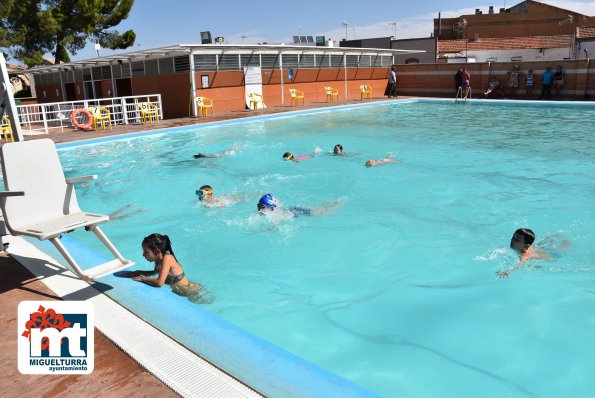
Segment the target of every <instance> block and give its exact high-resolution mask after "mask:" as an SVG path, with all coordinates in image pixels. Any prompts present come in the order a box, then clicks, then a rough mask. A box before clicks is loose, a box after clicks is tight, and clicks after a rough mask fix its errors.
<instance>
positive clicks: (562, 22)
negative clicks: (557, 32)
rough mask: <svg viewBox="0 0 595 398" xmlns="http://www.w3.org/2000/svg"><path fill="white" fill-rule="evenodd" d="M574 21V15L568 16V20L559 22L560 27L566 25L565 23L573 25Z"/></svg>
mask: <svg viewBox="0 0 595 398" xmlns="http://www.w3.org/2000/svg"><path fill="white" fill-rule="evenodd" d="M573 19H574V17H573V16H572V15H568V16H567V17H566V18H564V19H561V20H559V21H558V25H564V24H565V23H568V22H570V23H572V20H573Z"/></svg>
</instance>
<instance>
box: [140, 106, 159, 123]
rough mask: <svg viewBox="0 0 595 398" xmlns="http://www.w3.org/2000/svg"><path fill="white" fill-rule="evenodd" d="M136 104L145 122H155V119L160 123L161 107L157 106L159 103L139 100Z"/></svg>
mask: <svg viewBox="0 0 595 398" xmlns="http://www.w3.org/2000/svg"><path fill="white" fill-rule="evenodd" d="M136 105H137V106H138V110H139V111H140V118H141V120H142V122H143V123H147V122H148V123H153V119H154V120H155V121H156V122H157V123H159V108H157V105H155V104H153V103H151V102H139V103H137V104H136Z"/></svg>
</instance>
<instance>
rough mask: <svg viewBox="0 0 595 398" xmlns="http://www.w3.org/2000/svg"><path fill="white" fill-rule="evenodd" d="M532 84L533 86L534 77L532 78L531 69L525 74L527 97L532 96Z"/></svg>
mask: <svg viewBox="0 0 595 398" xmlns="http://www.w3.org/2000/svg"><path fill="white" fill-rule="evenodd" d="M533 84H535V76H533V69H529V71H528V72H527V97H531V96H533Z"/></svg>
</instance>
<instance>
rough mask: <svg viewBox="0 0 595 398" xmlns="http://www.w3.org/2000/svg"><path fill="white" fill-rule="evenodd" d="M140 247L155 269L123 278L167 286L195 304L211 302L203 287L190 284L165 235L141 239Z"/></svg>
mask: <svg viewBox="0 0 595 398" xmlns="http://www.w3.org/2000/svg"><path fill="white" fill-rule="evenodd" d="M141 247H142V249H143V257H144V258H145V259H146V260H147V261H149V262H154V263H155V268H154V269H153V270H149V271H142V270H137V271H131V272H126V273H125V274H123V275H122V276H123V277H126V278H132V279H133V280H135V281H137V282H144V283H146V284H148V285H151V286H155V287H162V286H163V285H169V286H171V288H172V291H173V292H174V293H176V294H178V295H181V296H185V297H187V298H188V299H189V300H190V301H192V302H195V303H202V304H209V303H212V302H213V298H212V297H211V295H210V293H209V292H207V291H206V289H205V288H204V287H203V286H201V285H200V284H198V283H194V282H190V281H189V280H188V278H186V274H185V273H184V270H183V269H182V266H181V265H180V263H178V259H177V258H176V255H175V254H174V251H173V249H172V247H171V241H170V240H169V237H168V236H167V235H161V234H151V235H149V236H147V237H145V238H144V239H143V242H142V244H141ZM151 275H157V277H155V278H150V277H149V276H151Z"/></svg>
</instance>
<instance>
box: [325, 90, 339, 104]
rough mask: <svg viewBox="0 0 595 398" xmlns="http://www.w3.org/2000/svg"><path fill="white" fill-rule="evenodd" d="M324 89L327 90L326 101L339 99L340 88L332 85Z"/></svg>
mask: <svg viewBox="0 0 595 398" xmlns="http://www.w3.org/2000/svg"><path fill="white" fill-rule="evenodd" d="M324 91H326V101H327V102H333V101H334V100H335V99H337V100H339V90H337V89H336V88H332V87H329V86H327V87H325V88H324Z"/></svg>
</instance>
